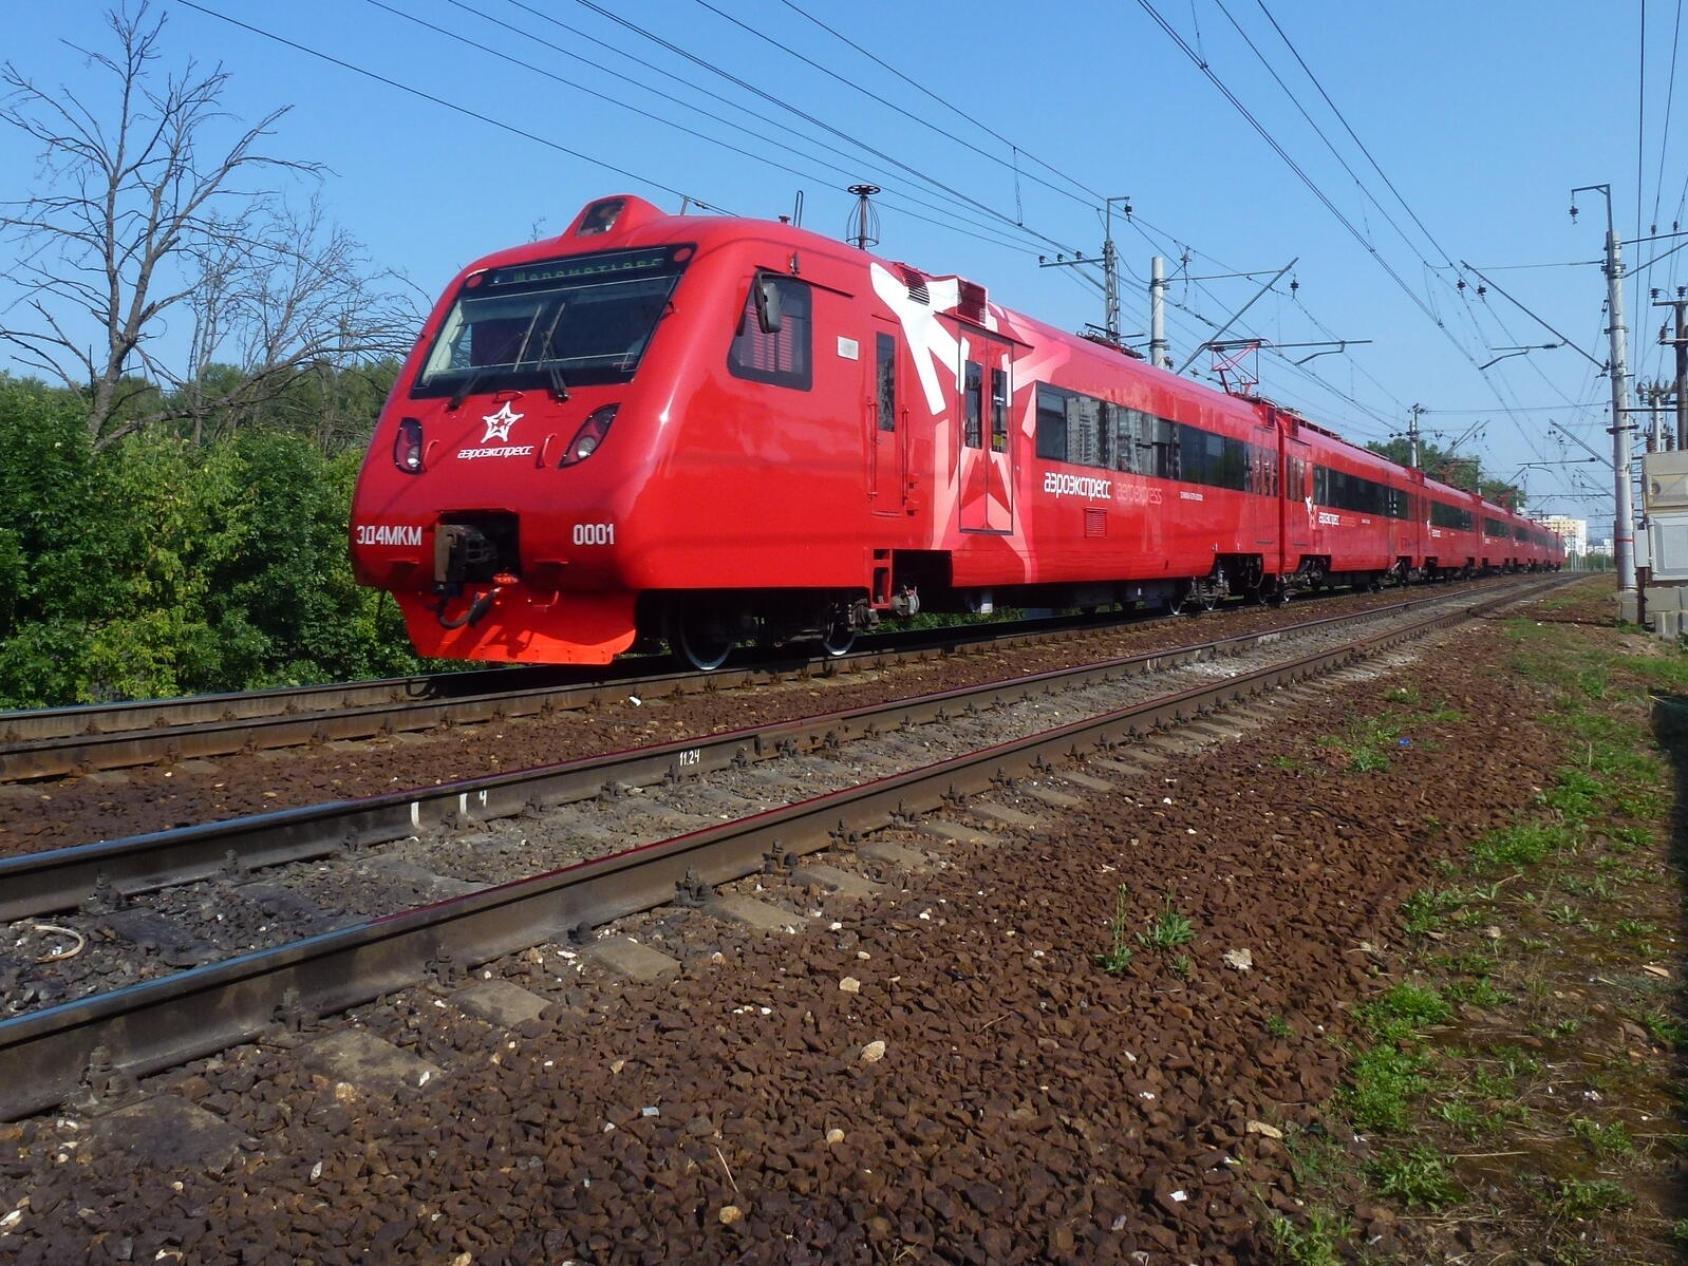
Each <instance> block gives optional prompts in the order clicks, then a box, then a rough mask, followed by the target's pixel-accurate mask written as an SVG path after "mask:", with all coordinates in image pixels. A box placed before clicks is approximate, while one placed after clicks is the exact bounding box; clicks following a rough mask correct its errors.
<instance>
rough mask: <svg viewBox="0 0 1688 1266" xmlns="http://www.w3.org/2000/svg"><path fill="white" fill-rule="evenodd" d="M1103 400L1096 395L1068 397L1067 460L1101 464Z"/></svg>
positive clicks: (1081, 463)
mask: <svg viewBox="0 0 1688 1266" xmlns="http://www.w3.org/2000/svg"><path fill="white" fill-rule="evenodd" d="M1101 426H1102V402H1101V401H1100V400H1098V399H1096V398H1095V397H1094V396H1080V395H1070V396H1068V397H1067V460H1068V461H1070V462H1077V463H1079V464H1080V465H1083V466H1097V465H1100V464H1101V463H1100V461H1099V460H1098V458H1099V456H1100V453H1099V443H1100V434H1099V433H1100V431H1101Z"/></svg>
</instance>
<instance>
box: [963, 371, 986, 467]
mask: <svg viewBox="0 0 1688 1266" xmlns="http://www.w3.org/2000/svg"><path fill="white" fill-rule="evenodd" d="M962 395H963V396H964V397H965V399H966V406H965V407H966V410H967V416H966V418H965V422H964V426H963V430H962V433H961V442H962V443H963V444H965V445H966V446H967V447H968V448H983V447H984V446H985V371H984V370H983V369H982V368H981V367H980V366H979V363H978V362H977V361H972V360H970V361H968V362H967V385H966V387H965V389H964V390H963V392H962Z"/></svg>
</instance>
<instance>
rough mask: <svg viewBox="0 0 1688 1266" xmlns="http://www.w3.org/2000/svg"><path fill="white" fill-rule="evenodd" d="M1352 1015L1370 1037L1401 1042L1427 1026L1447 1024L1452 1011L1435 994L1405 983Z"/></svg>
mask: <svg viewBox="0 0 1688 1266" xmlns="http://www.w3.org/2000/svg"><path fill="white" fill-rule="evenodd" d="M1355 1014H1356V1015H1357V1016H1359V1019H1360V1023H1362V1024H1364V1025H1365V1026H1366V1027H1367V1028H1368V1029H1370V1030H1371V1032H1372V1034H1373V1036H1375V1037H1378V1038H1380V1039H1382V1040H1384V1041H1401V1040H1403V1039H1405V1038H1408V1037H1411V1036H1412V1035H1413V1034H1414V1033H1416V1032H1417V1031H1418V1030H1419V1029H1421V1028H1424V1027H1425V1026H1426V1025H1431V1024H1443V1023H1446V1022H1447V1021H1448V1020H1449V1019H1450V1018H1451V1017H1452V1016H1453V1008H1452V1007H1450V1006H1449V1005H1448V1002H1447V999H1445V998H1444V997H1442V995H1441V994H1440V993H1438V992H1436V990H1434V989H1431V988H1428V987H1427V986H1424V985H1411V984H1407V983H1405V982H1403V983H1401V984H1398V985H1395V986H1393V987H1392V988H1390V989H1389V991H1388V992H1387V993H1385V994H1383V995H1382V996H1381V997H1378V998H1374V999H1373V1000H1372V1001H1370V1002H1368V1003H1365V1004H1364V1005H1362V1006H1361V1007H1359V1008H1358V1009H1357V1010H1356V1012H1355Z"/></svg>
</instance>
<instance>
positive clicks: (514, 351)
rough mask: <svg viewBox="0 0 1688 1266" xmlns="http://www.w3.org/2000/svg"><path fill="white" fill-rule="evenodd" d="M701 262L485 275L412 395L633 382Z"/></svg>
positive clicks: (664, 250) (608, 257)
mask: <svg viewBox="0 0 1688 1266" xmlns="http://www.w3.org/2000/svg"><path fill="white" fill-rule="evenodd" d="M691 254H692V248H691V247H689V246H661V247H654V248H649V249H645V250H633V251H603V252H599V253H596V254H591V255H571V256H568V257H567V258H564V259H552V260H541V261H539V262H537V263H533V264H518V265H511V266H510V267H506V268H493V269H489V270H488V271H486V272H484V273H478V274H476V275H475V276H472V277H470V278H469V279H468V280H467V281H465V282H464V284H463V289H462V290H461V291H459V292H458V295H457V301H456V302H455V303H454V304H452V307H451V311H450V313H449V314H447V316H446V319H445V323H444V324H443V325H441V326H440V332H439V334H438V335H437V336H436V337H435V339H434V345H433V347H432V348H430V349H429V351H428V358H427V360H426V361H425V362H424V363H423V367H422V373H421V375H420V376H419V377H418V378H417V381H416V385H415V387H414V388H412V390H411V394H412V395H413V396H442V395H456V394H464V395H466V394H468V393H469V392H471V391H499V390H504V389H520V388H528V387H543V386H547V385H550V386H556V385H559V384H561V385H563V386H565V387H567V386H576V385H589V384H594V383H617V382H628V381H630V380H631V379H632V377H633V374H634V372H635V371H636V370H637V369H638V368H639V361H640V360H641V359H642V358H643V356H644V354H645V347H646V345H647V344H648V343H649V342H650V338H651V335H652V334H653V333H654V332H655V330H656V326H657V322H659V321H660V320H661V319H662V317H663V314H664V313H665V312H666V311H667V309H668V299H669V296H670V295H671V294H672V293H673V291H674V286H675V283H676V282H677V281H679V278H680V273H681V272H682V271H683V270H684V268H685V262H686V260H688V259H690V258H691Z"/></svg>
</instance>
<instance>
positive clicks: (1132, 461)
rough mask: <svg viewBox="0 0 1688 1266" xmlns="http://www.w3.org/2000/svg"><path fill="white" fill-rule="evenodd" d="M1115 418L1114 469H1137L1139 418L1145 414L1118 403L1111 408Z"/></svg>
mask: <svg viewBox="0 0 1688 1266" xmlns="http://www.w3.org/2000/svg"><path fill="white" fill-rule="evenodd" d="M1111 412H1112V414H1113V420H1114V469H1115V470H1124V471H1135V470H1136V469H1137V468H1138V465H1139V463H1138V460H1137V437H1138V434H1139V431H1138V423H1137V419H1138V418H1140V417H1142V416H1143V415H1142V414H1141V413H1139V412H1138V411H1137V410H1136V409H1128V408H1126V407H1125V406H1124V405H1120V404H1116V405H1114V406H1113V408H1112V410H1111Z"/></svg>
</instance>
